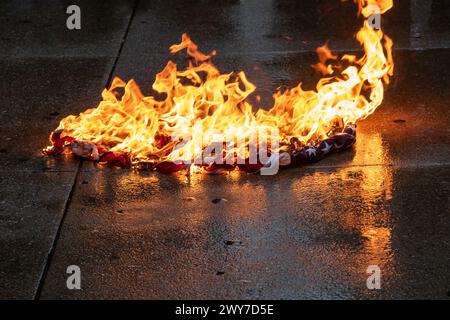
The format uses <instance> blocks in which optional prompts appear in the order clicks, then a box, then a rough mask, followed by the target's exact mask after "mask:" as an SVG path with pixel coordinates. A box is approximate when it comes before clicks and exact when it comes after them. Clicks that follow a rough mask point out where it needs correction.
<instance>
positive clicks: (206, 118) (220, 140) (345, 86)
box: [44, 0, 394, 174]
mask: <svg viewBox="0 0 450 320" xmlns="http://www.w3.org/2000/svg"><path fill="white" fill-rule="evenodd" d="M355 2H357V3H358V5H359V12H360V13H361V14H362V15H363V16H364V17H365V21H364V24H363V27H362V28H361V29H360V30H359V31H358V33H357V34H356V38H357V40H358V41H359V42H360V43H361V45H362V46H363V49H364V53H365V54H364V55H363V56H362V57H361V58H357V57H356V56H354V55H348V54H346V55H343V56H341V57H339V56H337V55H335V54H334V53H332V52H331V51H330V50H329V49H328V47H327V46H323V47H320V48H319V49H318V55H319V60H320V62H319V63H318V64H316V65H314V68H315V69H316V70H318V71H320V72H321V73H323V74H324V75H325V77H324V78H322V79H321V80H320V81H319V82H318V84H317V89H316V91H304V90H303V89H302V88H301V84H299V85H298V86H296V87H294V88H292V89H289V90H286V91H278V92H276V93H275V94H274V95H273V97H274V105H273V107H272V108H271V109H269V110H264V109H259V110H257V111H256V112H254V111H253V108H252V105H251V104H250V103H249V102H248V100H247V98H248V96H249V95H250V94H252V93H253V92H254V91H255V89H256V87H255V86H254V85H253V84H252V83H251V82H250V81H248V80H247V77H246V75H245V73H244V72H239V73H228V74H222V73H220V71H219V70H218V69H217V68H216V67H215V66H214V65H213V64H212V62H211V58H212V56H213V55H215V52H212V53H211V54H208V55H207V54H203V53H201V52H200V51H199V50H198V47H197V45H196V44H195V43H194V42H192V40H191V39H190V38H189V37H188V36H187V35H186V34H183V36H182V41H181V43H179V44H176V45H172V46H171V47H170V51H171V52H172V53H176V52H179V51H181V50H184V49H186V51H187V54H188V55H189V56H190V61H189V64H188V66H187V68H186V69H184V70H183V69H181V70H180V69H179V68H178V66H177V65H176V64H175V63H173V62H172V61H169V62H168V63H167V65H166V67H165V68H164V70H163V71H161V72H160V73H158V74H157V75H156V79H155V82H154V83H153V86H152V87H153V89H154V90H155V91H157V92H158V93H160V94H162V95H163V96H165V99H164V100H158V99H157V98H155V97H153V96H144V95H143V94H142V93H141V91H140V89H139V87H138V86H137V84H136V83H135V82H134V80H130V81H129V82H128V83H125V82H123V81H122V80H120V79H119V78H115V79H114V80H113V83H112V85H111V87H110V88H109V89H105V90H104V91H103V93H102V98H103V99H102V101H101V102H100V104H99V105H98V106H97V108H93V109H88V110H86V111H85V112H83V113H81V114H80V115H78V116H74V115H71V116H68V117H66V118H64V119H63V120H62V121H61V123H60V125H59V127H58V128H57V130H56V131H54V132H53V133H52V134H51V136H50V142H51V144H52V145H51V146H50V147H47V148H46V149H45V150H44V152H45V153H46V154H49V155H54V154H61V153H68V154H73V155H75V156H79V157H82V158H84V159H88V160H92V161H97V162H100V163H105V164H109V165H113V166H119V167H134V168H138V169H152V170H157V171H159V172H162V173H173V172H177V171H179V170H182V169H188V168H189V169H190V170H191V172H192V171H193V170H202V171H205V172H206V173H221V172H226V171H230V170H235V169H239V170H241V171H245V172H261V173H262V174H274V173H276V171H270V170H268V171H267V172H266V173H263V171H264V170H265V169H267V168H271V167H273V166H275V167H276V168H277V170H278V167H279V166H280V167H292V166H298V165H301V164H304V163H311V162H315V161H319V160H321V159H323V158H324V157H326V156H328V155H329V154H332V153H334V152H338V151H341V150H345V149H347V148H349V147H351V146H352V145H353V144H354V142H355V140H356V122H357V121H358V120H360V119H364V118H366V117H367V116H369V115H370V114H372V113H373V112H374V111H375V109H376V108H377V107H378V106H379V105H380V104H381V102H382V100H383V94H384V84H387V83H388V82H389V77H390V76H392V74H393V68H394V66H393V61H392V52H391V49H392V44H393V43H392V41H391V40H390V39H389V38H388V37H387V36H386V35H384V34H383V32H382V31H381V30H375V29H373V28H372V27H371V25H370V23H369V20H370V18H371V16H372V15H373V14H374V13H384V12H386V11H387V10H389V9H390V8H391V7H392V0H355ZM374 7H375V8H376V10H375V9H374ZM330 60H331V61H332V63H330V62H329V61H330ZM117 89H123V90H124V93H123V95H122V96H121V97H120V98H119V97H118V96H119V94H118V93H117Z"/></svg>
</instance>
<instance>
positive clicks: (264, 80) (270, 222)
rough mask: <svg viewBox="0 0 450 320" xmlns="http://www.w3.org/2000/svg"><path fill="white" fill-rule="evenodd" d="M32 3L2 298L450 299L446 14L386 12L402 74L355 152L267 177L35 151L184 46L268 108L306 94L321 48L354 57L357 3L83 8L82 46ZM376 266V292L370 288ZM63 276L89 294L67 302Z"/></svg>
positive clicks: (2, 145)
mask: <svg viewBox="0 0 450 320" xmlns="http://www.w3.org/2000/svg"><path fill="white" fill-rule="evenodd" d="M24 3H25V4H23V5H21V6H18V5H16V4H14V2H13V1H10V2H6V3H2V4H0V10H1V11H2V12H6V14H5V15H3V16H2V17H1V18H0V23H1V24H2V26H3V25H5V26H7V27H6V28H2V31H0V69H1V70H2V71H3V72H2V76H3V81H2V82H1V85H0V93H1V96H2V97H4V99H3V100H2V102H1V113H0V117H1V121H2V124H3V125H2V127H0V132H1V137H2V139H1V142H0V151H1V155H2V159H3V161H2V164H3V166H2V167H3V168H2V169H0V175H1V188H0V195H1V199H0V255H1V256H2V259H1V261H0V298H26V299H34V298H44V299H55V298H68V299H81V298H89V299H91V298H154V299H167V298H184V299H195V298H218V299H222V298H234V299H240V298H243V299H258V298H268V299H270V298H273V299H280V298H282V299H299V298H336V299H340V298H358V299H363V298H434V299H446V298H448V295H449V290H450V275H449V272H448V271H449V267H450V220H449V215H448V213H449V208H448V205H449V194H450V159H449V154H450V139H449V133H450V129H449V126H450V114H449V109H448V101H450V90H449V88H450V83H449V82H450V78H449V75H448V71H447V70H446V69H445V68H443V66H444V65H446V64H447V63H448V62H449V61H450V47H449V45H450V30H448V28H445V27H442V25H443V24H444V23H445V22H446V21H448V19H449V18H450V13H449V8H448V5H447V6H446V3H445V2H444V1H414V0H410V1H404V2H403V1H402V3H401V4H398V3H396V7H395V8H394V9H393V10H392V12H389V13H388V14H386V15H385V17H384V23H385V31H386V33H387V34H389V36H391V38H393V40H394V42H395V43H396V51H395V52H394V54H395V56H394V57H395V62H396V72H395V73H396V75H395V77H394V78H393V82H392V84H391V85H390V87H389V89H388V91H387V94H386V98H385V101H384V103H383V105H382V106H381V107H380V108H379V110H377V111H376V112H375V113H374V114H373V115H372V116H370V117H369V118H368V119H366V120H364V121H361V122H360V123H359V126H358V140H357V144H356V146H355V148H354V150H352V151H349V152H345V153H342V154H339V155H335V156H332V157H330V158H328V159H325V160H324V161H322V162H319V163H317V164H315V165H311V166H307V167H303V168H299V169H294V170H287V171H283V172H281V173H280V174H279V175H277V176H270V177H261V176H255V175H247V176H246V175H238V174H231V175H229V176H201V175H195V176H193V177H187V176H186V175H184V174H179V175H176V176H165V175H161V174H158V173H135V172H130V171H127V170H119V171H117V170H112V169H107V168H106V169H105V168H103V169H101V168H98V167H95V166H93V165H92V164H91V163H82V164H80V163H79V162H78V161H75V160H70V159H55V158H47V157H44V156H42V155H40V149H41V148H42V147H44V146H45V145H46V144H47V139H48V135H49V133H50V132H51V130H53V129H54V128H55V127H56V126H57V124H58V122H59V120H60V119H61V118H62V117H64V116H66V115H69V114H74V113H78V112H80V111H83V110H84V109H86V108H87V107H90V106H94V105H95V104H96V103H97V102H98V100H99V99H100V93H101V90H102V88H103V87H104V86H105V85H106V84H107V83H108V81H110V79H111V76H112V75H117V76H120V77H122V78H124V79H125V80H128V79H130V78H135V79H136V80H137V81H138V83H139V84H140V85H141V87H142V89H143V91H144V92H148V88H149V87H150V85H151V83H152V82H153V78H154V75H155V74H156V73H157V72H159V71H160V70H161V69H162V68H163V67H164V65H165V64H166V62H167V60H168V59H169V58H171V57H170V56H169V55H168V54H167V52H168V50H167V48H168V47H169V45H170V44H172V43H176V42H178V41H179V40H180V36H181V33H182V32H188V33H189V35H190V36H192V38H193V40H194V41H196V42H197V43H198V44H199V46H200V48H201V49H203V48H204V51H205V52H209V51H211V50H213V49H216V50H217V52H218V54H217V56H216V57H215V62H216V64H217V65H218V66H219V67H220V69H221V70H222V71H223V72H230V71H233V70H235V71H239V70H244V71H245V72H246V73H247V74H248V77H249V79H250V80H251V81H252V82H254V83H255V84H256V85H257V86H258V94H260V95H261V96H262V102H261V104H262V105H270V99H271V98H270V96H271V93H272V92H274V91H275V89H276V88H277V87H279V86H292V85H295V84H297V83H298V82H299V81H300V80H303V82H304V84H305V87H306V88H310V87H312V86H313V85H314V83H315V82H316V81H317V75H315V74H314V73H313V70H312V68H311V67H310V65H311V64H312V63H315V62H316V57H315V53H314V49H315V47H316V46H318V45H321V44H323V43H324V42H325V41H326V40H327V39H330V43H329V44H330V47H332V48H335V49H338V50H339V51H347V50H355V49H357V45H356V42H355V40H354V39H353V36H352V35H353V33H354V32H355V31H356V30H357V29H358V26H359V24H360V21H359V20H358V19H357V18H356V14H355V12H356V8H355V7H354V6H353V5H352V4H351V2H349V3H341V2H339V1H331V0H330V1H322V2H321V4H320V5H319V6H317V4H316V2H315V1H302V2H301V4H298V2H297V1H287V0H267V1H246V2H240V1H225V2H224V3H223V4H218V3H217V2H216V1H183V2H176V1H139V3H138V4H137V5H136V6H135V4H134V3H132V2H128V1H112V2H108V4H98V3H95V4H94V3H93V2H92V1H91V2H89V1H79V4H78V5H79V6H80V7H81V10H82V29H81V30H78V31H69V30H67V29H66V27H65V19H66V17H67V15H66V14H65V8H66V7H67V6H68V5H69V4H71V3H69V2H66V1H58V2H57V4H53V5H51V6H49V5H46V4H44V3H45V2H42V3H41V2H36V1H33V2H31V1H30V2H29V4H27V2H24ZM37 3H38V4H37ZM343 21H345V23H343ZM214 199H226V200H227V201H219V202H218V203H214V202H216V201H214V202H213V201H212V200H214ZM230 240H236V241H237V243H236V244H235V245H227V241H230ZM372 264H376V265H378V266H380V267H381V270H382V289H381V290H375V291H371V290H368V289H367V288H366V279H367V274H366V269H367V267H368V266H369V265H372ZM69 265H78V266H80V268H81V271H82V290H79V291H77V290H72V291H71V290H68V289H67V288H66V277H67V274H66V268H67V266H69Z"/></svg>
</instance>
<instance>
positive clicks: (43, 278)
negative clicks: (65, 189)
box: [34, 160, 83, 300]
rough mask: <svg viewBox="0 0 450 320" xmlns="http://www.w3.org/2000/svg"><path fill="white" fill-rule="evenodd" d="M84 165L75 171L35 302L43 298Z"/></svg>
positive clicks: (40, 278)
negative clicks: (48, 275)
mask: <svg viewBox="0 0 450 320" xmlns="http://www.w3.org/2000/svg"><path fill="white" fill-rule="evenodd" d="M82 165H83V160H80V162H79V163H78V167H77V170H76V171H75V174H74V177H73V181H72V187H71V188H70V191H69V194H68V196H67V198H66V201H65V202H64V209H63V213H62V216H61V220H60V222H59V225H58V229H57V230H56V234H55V237H54V239H53V243H52V245H51V247H50V250H49V252H48V254H47V258H46V259H45V262H44V263H45V265H44V269H43V271H42V273H41V276H40V277H39V282H38V286H37V289H36V291H35V294H34V300H39V299H40V297H41V294H42V289H43V286H44V283H45V279H46V278H47V274H48V271H49V268H50V263H51V261H52V260H53V256H54V254H55V250H56V245H57V243H58V240H59V237H60V235H61V230H62V227H63V224H64V220H65V218H66V216H67V212H68V211H69V206H70V203H71V202H72V197H73V194H74V192H75V189H76V186H77V181H78V177H79V175H80V173H81V172H82V171H81V167H82Z"/></svg>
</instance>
